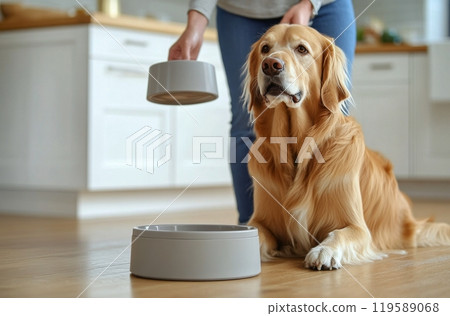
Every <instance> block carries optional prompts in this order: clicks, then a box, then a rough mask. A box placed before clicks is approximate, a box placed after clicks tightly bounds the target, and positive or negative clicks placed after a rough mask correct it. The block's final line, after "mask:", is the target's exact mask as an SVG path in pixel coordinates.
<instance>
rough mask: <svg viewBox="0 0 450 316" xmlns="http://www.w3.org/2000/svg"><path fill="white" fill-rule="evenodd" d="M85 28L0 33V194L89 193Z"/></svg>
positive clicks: (86, 31) (86, 34)
mask: <svg viewBox="0 0 450 316" xmlns="http://www.w3.org/2000/svg"><path fill="white" fill-rule="evenodd" d="M87 36H88V28H87V27H76V28H66V27H63V28H58V29H52V30H50V29H45V30H39V31H25V32H17V31H13V32H3V33H0V148H1V149H0V186H3V187H35V188H41V189H46V188H54V189H58V190H68V189H81V188H86V186H87V173H86V169H87V164H88V161H87V159H86V155H87V143H86V139H87V135H88V134H87V133H88V129H87V127H88V121H87V111H88V104H87V98H88V96H87V92H88V91H87V78H88V60H87V50H88V46H87V40H86V39H87Z"/></svg>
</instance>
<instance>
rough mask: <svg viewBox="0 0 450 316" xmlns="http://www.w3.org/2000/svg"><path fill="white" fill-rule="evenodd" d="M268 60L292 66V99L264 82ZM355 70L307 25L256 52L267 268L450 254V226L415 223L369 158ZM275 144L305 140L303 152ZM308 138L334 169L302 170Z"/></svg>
mask: <svg viewBox="0 0 450 316" xmlns="http://www.w3.org/2000/svg"><path fill="white" fill-rule="evenodd" d="M267 57H270V58H271V59H270V60H273V58H275V59H276V60H281V61H282V62H283V63H284V66H283V67H284V68H283V69H282V71H283V72H284V74H282V75H283V77H282V78H281V79H280V77H279V78H277V83H278V84H279V85H281V86H282V88H283V89H284V92H281V90H277V91H279V93H272V94H271V93H270V91H269V92H267V91H266V90H265V89H269V90H270V88H267V85H268V82H269V81H270V80H271V78H268V77H270V76H267V74H266V73H265V72H264V67H268V65H263V63H264V64H267V63H268V61H267V59H266V58H267ZM345 63H346V62H345V57H344V54H343V53H342V51H341V50H340V49H339V48H338V47H337V46H335V45H334V43H333V41H332V40H331V39H330V38H328V37H325V36H323V35H321V34H320V33H318V32H317V31H315V30H313V29H312V28H309V27H305V26H300V25H286V24H280V25H276V26H274V27H272V28H271V29H269V30H268V31H267V32H266V33H265V34H264V35H263V36H262V37H261V39H260V40H259V41H258V42H256V43H255V44H254V45H253V46H252V50H251V52H250V54H249V57H248V60H247V63H246V68H245V71H246V81H245V87H244V96H245V99H246V101H247V104H248V108H249V110H250V111H251V112H252V115H253V117H254V119H255V123H254V129H255V132H256V136H257V141H258V139H261V138H263V139H261V141H260V142H261V145H258V148H257V151H258V152H259V153H260V154H261V156H262V157H264V160H265V161H266V162H264V161H258V159H256V158H255V155H254V154H253V153H252V152H250V161H249V165H248V166H249V171H250V174H251V176H252V177H253V179H254V181H253V182H254V185H253V187H254V214H253V216H252V218H251V220H250V222H249V225H252V226H255V227H257V228H258V230H259V238H260V245H261V257H262V259H263V260H270V259H272V258H274V257H280V256H306V258H305V265H306V267H310V268H314V269H319V270H320V269H324V268H326V269H333V268H340V267H341V265H342V264H358V263H362V262H367V261H371V260H375V259H380V258H382V257H383V256H385V253H386V250H389V249H404V248H409V247H418V246H437V245H450V226H449V225H447V224H439V223H438V224H435V223H430V222H428V221H426V220H425V221H418V220H416V219H415V218H414V217H413V215H412V212H411V203H410V201H409V199H408V197H407V196H406V195H405V194H403V193H402V192H401V191H400V190H399V189H398V184H397V181H396V179H395V176H394V173H393V167H392V165H391V163H390V162H389V161H388V160H387V159H386V158H384V157H383V156H381V155H380V154H378V153H376V152H373V151H371V150H370V149H368V148H367V147H366V146H365V143H364V137H363V134H362V131H361V128H360V126H359V124H358V123H357V122H356V121H355V120H354V119H353V118H352V117H347V116H344V115H343V114H342V112H341V109H340V107H341V106H342V104H343V102H344V100H347V99H349V98H351V96H350V92H349V91H348V89H347V87H346V81H345V80H346V75H345V69H346V65H345ZM275 67H279V65H276V66H275ZM288 86H289V87H288ZM297 92H298V94H296V93H297ZM277 94H278V95H277ZM295 96H297V97H295ZM298 96H301V97H300V100H299V98H298ZM385 115H389V113H386V114H385ZM270 137H291V138H292V137H295V138H296V139H297V143H285V144H284V145H283V144H280V143H274V142H270ZM307 137H310V138H309V139H311V138H312V139H313V140H314V142H315V144H317V147H318V149H319V150H320V153H321V154H322V156H323V159H324V160H325V162H324V163H320V162H319V161H317V159H315V158H316V157H315V156H314V155H312V159H303V161H301V160H298V161H297V162H296V159H297V157H298V156H299V153H300V149H301V147H302V144H303V142H304V140H305V139H306V138H307ZM262 140H264V141H262ZM283 157H284V158H285V160H286V161H281V159H283ZM259 160H261V159H259Z"/></svg>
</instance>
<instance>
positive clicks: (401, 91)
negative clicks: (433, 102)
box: [352, 53, 411, 178]
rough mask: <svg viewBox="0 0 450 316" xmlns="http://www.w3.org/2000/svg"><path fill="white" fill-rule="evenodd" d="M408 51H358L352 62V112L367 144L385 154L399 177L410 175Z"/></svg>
mask: <svg viewBox="0 0 450 316" xmlns="http://www.w3.org/2000/svg"><path fill="white" fill-rule="evenodd" d="M409 91H410V86H409V55H408V54H407V53H405V54H369V55H357V56H356V58H355V61H354V65H353V88H352V94H353V98H354V100H355V105H356V108H355V109H354V110H353V112H352V114H353V115H354V116H355V117H356V119H357V120H358V121H359V122H360V124H361V126H362V129H363V132H364V137H365V141H366V144H367V146H368V147H369V148H371V149H373V150H376V151H378V152H380V153H382V154H383V155H384V156H386V157H387V158H388V159H389V160H390V161H391V162H392V163H393V165H394V172H395V174H396V176H397V177H399V178H407V177H409V176H410V168H411V161H410V136H409V128H410V127H409V126H410V118H409V111H410V97H409Z"/></svg>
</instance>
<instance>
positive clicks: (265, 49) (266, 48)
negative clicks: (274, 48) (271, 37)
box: [261, 44, 270, 54]
mask: <svg viewBox="0 0 450 316" xmlns="http://www.w3.org/2000/svg"><path fill="white" fill-rule="evenodd" d="M269 50H270V47H269V45H267V44H266V45H264V46H263V47H261V53H263V54H267V53H268V52H269Z"/></svg>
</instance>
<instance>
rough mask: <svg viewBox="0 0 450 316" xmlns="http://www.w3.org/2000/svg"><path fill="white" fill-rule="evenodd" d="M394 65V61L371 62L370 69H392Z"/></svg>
mask: <svg viewBox="0 0 450 316" xmlns="http://www.w3.org/2000/svg"><path fill="white" fill-rule="evenodd" d="M392 68H394V67H393V65H392V63H373V64H370V70H376V71H377V70H391V69H392Z"/></svg>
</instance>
